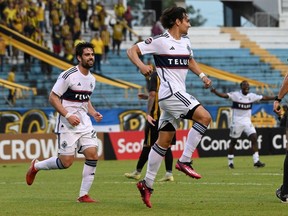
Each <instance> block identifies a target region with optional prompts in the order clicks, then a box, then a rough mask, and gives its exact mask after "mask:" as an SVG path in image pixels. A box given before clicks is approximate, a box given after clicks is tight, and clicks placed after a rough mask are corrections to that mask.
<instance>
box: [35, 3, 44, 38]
mask: <svg viewBox="0 0 288 216" xmlns="http://www.w3.org/2000/svg"><path fill="white" fill-rule="evenodd" d="M36 17H37V21H38V26H39V27H40V29H41V31H42V32H44V29H46V32H47V28H46V25H45V4H43V2H41V1H39V0H38V5H37V10H36Z"/></svg>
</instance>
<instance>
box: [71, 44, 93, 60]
mask: <svg viewBox="0 0 288 216" xmlns="http://www.w3.org/2000/svg"><path fill="white" fill-rule="evenodd" d="M86 48H91V49H94V45H93V44H92V43H89V42H80V43H78V44H77V45H76V48H75V55H76V57H77V56H82V54H83V50H84V49H86Z"/></svg>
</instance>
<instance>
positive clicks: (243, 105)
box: [232, 102, 252, 110]
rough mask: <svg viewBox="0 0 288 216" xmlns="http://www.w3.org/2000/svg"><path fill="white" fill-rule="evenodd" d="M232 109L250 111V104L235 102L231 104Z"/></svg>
mask: <svg viewBox="0 0 288 216" xmlns="http://www.w3.org/2000/svg"><path fill="white" fill-rule="evenodd" d="M232 108H234V109H243V110H248V109H252V103H237V102H233V104H232Z"/></svg>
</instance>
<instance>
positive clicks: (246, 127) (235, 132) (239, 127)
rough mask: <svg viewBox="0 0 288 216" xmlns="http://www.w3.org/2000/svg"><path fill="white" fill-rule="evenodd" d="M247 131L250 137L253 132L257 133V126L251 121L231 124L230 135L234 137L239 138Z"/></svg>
mask: <svg viewBox="0 0 288 216" xmlns="http://www.w3.org/2000/svg"><path fill="white" fill-rule="evenodd" d="M243 132H244V133H245V134H246V136H247V137H249V136H250V135H251V134H253V133H256V130H255V127H254V126H253V124H252V123H251V122H248V123H244V124H241V123H234V122H233V123H232V124H231V126H230V134H229V135H230V137H232V138H235V139H237V138H239V137H240V136H241V134H242V133H243Z"/></svg>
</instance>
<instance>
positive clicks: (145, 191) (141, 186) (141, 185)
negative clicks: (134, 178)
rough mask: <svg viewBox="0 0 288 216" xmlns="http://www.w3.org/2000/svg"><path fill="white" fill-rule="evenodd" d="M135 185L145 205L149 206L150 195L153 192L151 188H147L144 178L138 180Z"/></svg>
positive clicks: (150, 205)
mask: <svg viewBox="0 0 288 216" xmlns="http://www.w3.org/2000/svg"><path fill="white" fill-rule="evenodd" d="M136 185H137V188H138V190H139V191H140V194H141V197H142V200H143V202H144V204H145V205H146V206H147V207H149V208H151V207H152V204H151V202H150V196H151V194H152V192H153V189H152V188H148V187H147V186H146V183H145V180H142V181H139V182H138V183H137V184H136Z"/></svg>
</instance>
